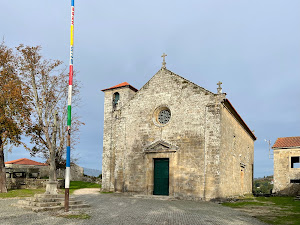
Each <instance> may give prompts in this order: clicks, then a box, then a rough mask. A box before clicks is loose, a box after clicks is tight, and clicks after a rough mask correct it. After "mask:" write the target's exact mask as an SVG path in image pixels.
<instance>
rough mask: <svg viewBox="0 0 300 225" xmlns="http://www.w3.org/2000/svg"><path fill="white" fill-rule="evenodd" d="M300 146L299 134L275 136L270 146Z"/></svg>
mask: <svg viewBox="0 0 300 225" xmlns="http://www.w3.org/2000/svg"><path fill="white" fill-rule="evenodd" d="M290 147H300V136H298V137H281V138H277V140H276V141H275V144H274V145H273V146H272V148H290Z"/></svg>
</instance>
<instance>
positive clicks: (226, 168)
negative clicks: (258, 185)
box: [219, 105, 254, 197]
mask: <svg viewBox="0 0 300 225" xmlns="http://www.w3.org/2000/svg"><path fill="white" fill-rule="evenodd" d="M253 162H254V141H253V139H252V138H251V137H250V135H249V134H248V133H247V132H246V131H245V130H244V128H243V127H242V126H241V125H240V123H239V122H238V121H237V120H236V119H235V118H234V117H233V115H232V114H231V113H230V112H229V111H228V109H226V107H225V106H224V105H221V147H220V177H221V179H220V189H219V197H228V196H240V195H244V194H247V193H252V185H253V184H252V182H253Z"/></svg>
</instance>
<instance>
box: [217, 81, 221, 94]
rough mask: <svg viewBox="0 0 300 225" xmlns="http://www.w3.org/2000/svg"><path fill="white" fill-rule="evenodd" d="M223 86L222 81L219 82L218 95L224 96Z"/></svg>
mask: <svg viewBox="0 0 300 225" xmlns="http://www.w3.org/2000/svg"><path fill="white" fill-rule="evenodd" d="M221 84H222V82H221V81H219V82H218V83H217V85H219V87H218V88H217V90H218V94H222V87H221Z"/></svg>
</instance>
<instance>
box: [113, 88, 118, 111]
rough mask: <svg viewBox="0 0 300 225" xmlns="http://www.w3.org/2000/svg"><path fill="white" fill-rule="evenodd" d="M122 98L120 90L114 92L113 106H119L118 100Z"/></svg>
mask: <svg viewBox="0 0 300 225" xmlns="http://www.w3.org/2000/svg"><path fill="white" fill-rule="evenodd" d="M119 100H120V94H119V92H116V93H114V97H113V107H114V108H115V107H117V105H118V102H119Z"/></svg>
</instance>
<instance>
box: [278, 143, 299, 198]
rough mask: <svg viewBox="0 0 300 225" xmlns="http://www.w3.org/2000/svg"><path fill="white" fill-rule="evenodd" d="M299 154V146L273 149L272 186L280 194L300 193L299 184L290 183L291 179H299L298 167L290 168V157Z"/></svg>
mask: <svg viewBox="0 0 300 225" xmlns="http://www.w3.org/2000/svg"><path fill="white" fill-rule="evenodd" d="M292 156H298V157H299V156H300V148H296V149H274V188H273V191H274V192H275V193H278V194H282V195H296V194H300V184H293V183H291V182H290V181H291V179H300V168H291V157H292Z"/></svg>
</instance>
